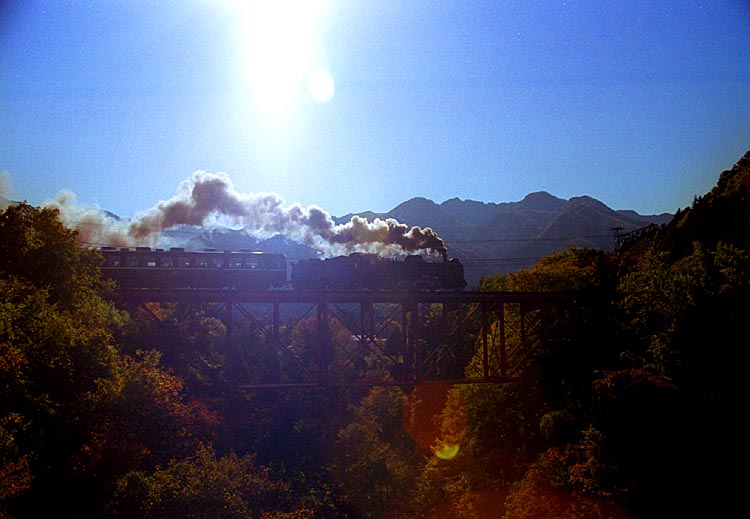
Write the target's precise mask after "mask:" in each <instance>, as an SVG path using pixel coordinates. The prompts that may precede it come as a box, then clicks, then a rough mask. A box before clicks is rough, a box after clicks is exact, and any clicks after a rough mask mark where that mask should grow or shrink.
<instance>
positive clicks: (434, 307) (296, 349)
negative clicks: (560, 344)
mask: <svg viewBox="0 0 750 519" xmlns="http://www.w3.org/2000/svg"><path fill="white" fill-rule="evenodd" d="M118 296H119V297H120V298H121V299H122V301H123V302H124V303H126V304H127V305H128V306H129V307H130V308H131V309H139V310H141V311H144V312H146V313H148V314H150V315H152V316H153V317H154V318H158V317H157V314H158V312H155V311H154V310H155V306H154V305H161V304H165V303H185V304H190V305H202V306H204V307H206V308H207V309H208V310H209V311H210V312H213V313H214V315H216V316H217V317H219V318H221V320H222V321H223V322H224V325H225V329H226V344H227V348H228V349H231V348H241V347H243V344H242V341H243V340H245V339H244V337H246V336H247V335H246V334H242V333H239V330H240V328H241V327H240V324H242V329H243V330H247V329H248V328H249V329H250V330H251V331H252V333H254V334H255V336H256V337H262V341H263V344H264V347H266V348H269V349H272V350H274V351H275V352H276V353H275V354H276V355H277V357H278V358H279V359H280V360H283V362H282V364H283V370H282V371H280V372H279V373H278V376H277V377H276V378H275V379H273V380H269V379H266V380H240V381H237V384H238V385H239V386H241V387H246V388H271V387H331V386H376V385H398V386H410V385H416V384H420V383H422V382H425V381H431V380H441V381H444V382H449V383H502V382H505V381H509V380H513V379H514V378H517V377H519V376H521V375H522V374H523V371H524V368H525V367H526V366H527V365H528V359H529V357H530V356H531V355H532V354H533V353H534V351H536V350H537V349H538V348H539V347H540V346H541V345H542V341H543V340H544V335H543V333H542V332H543V330H544V329H545V325H546V324H548V323H549V320H550V319H554V318H555V315H556V314H557V311H558V310H560V309H562V308H564V307H565V306H567V305H571V304H575V301H576V297H577V296H576V295H575V294H572V293H517V292H440V291H432V292H389V291H305V290H291V289H286V290H213V289H121V290H119V291H118ZM303 323H304V324H303ZM334 332H335V336H336V338H335V339H334ZM300 334H304V335H305V336H306V339H305V340H306V343H305V346H304V347H302V346H300V343H299V337H300ZM342 337H343V338H344V339H343V340H342Z"/></svg>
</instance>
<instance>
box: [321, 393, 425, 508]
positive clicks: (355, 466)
mask: <svg viewBox="0 0 750 519" xmlns="http://www.w3.org/2000/svg"><path fill="white" fill-rule="evenodd" d="M404 399H405V397H404V394H403V393H402V392H401V391H400V390H398V389H383V388H375V389H373V390H372V391H370V393H369V394H368V395H367V397H366V398H364V399H363V400H362V402H361V404H360V406H359V408H358V410H357V418H356V420H355V421H354V422H353V423H351V424H349V425H348V426H346V427H345V428H343V429H341V430H340V431H339V433H338V438H337V442H336V452H337V455H336V457H335V459H334V461H333V462H332V464H331V466H330V471H331V474H332V476H333V478H334V480H335V481H336V482H337V484H338V488H339V489H340V492H341V495H342V499H343V500H344V501H345V502H347V503H348V504H349V506H350V507H351V508H353V509H354V510H356V514H357V517H376V518H380V517H399V513H403V511H404V505H405V499H406V497H407V496H408V495H409V490H410V485H409V483H410V481H411V480H412V478H413V474H412V471H413V465H412V463H411V462H412V461H413V460H412V458H413V454H414V452H415V451H414V449H415V446H414V443H413V442H411V441H410V440H409V438H408V436H407V435H406V433H405V431H404V428H403V426H402V417H403V405H404Z"/></svg>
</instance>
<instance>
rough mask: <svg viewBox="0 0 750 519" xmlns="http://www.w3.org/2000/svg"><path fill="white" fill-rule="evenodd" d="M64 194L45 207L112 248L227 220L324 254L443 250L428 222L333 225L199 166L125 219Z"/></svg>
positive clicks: (314, 212)
mask: <svg viewBox="0 0 750 519" xmlns="http://www.w3.org/2000/svg"><path fill="white" fill-rule="evenodd" d="M74 201H75V200H74V198H72V197H71V194H69V193H61V195H59V196H58V197H57V199H56V200H55V201H53V202H51V203H50V204H48V205H52V206H54V207H57V208H58V209H60V213H61V218H62V220H63V222H65V223H68V224H69V225H70V226H72V227H74V228H77V229H78V230H79V231H80V234H79V236H80V240H81V241H84V242H88V243H105V244H108V245H114V246H136V245H152V244H153V243H156V242H158V238H159V233H161V231H164V230H167V229H170V228H173V227H175V226H179V225H187V226H194V227H212V226H218V225H222V226H226V227H231V228H235V229H240V228H241V229H244V230H245V232H247V233H248V234H250V235H252V236H254V237H256V238H261V239H263V238H270V237H272V236H275V235H284V236H286V237H288V238H290V239H292V240H295V241H298V242H300V243H305V244H307V245H309V246H311V247H313V248H314V249H316V250H318V251H320V252H322V253H323V254H325V255H326V256H335V255H340V254H349V253H352V252H370V253H376V254H380V255H382V256H388V255H393V254H398V253H403V252H406V253H413V252H428V253H438V254H444V253H445V245H444V244H443V241H442V240H441V239H440V238H439V237H438V236H437V235H436V234H435V233H434V232H433V231H432V229H430V228H424V229H422V228H420V227H411V228H409V227H408V226H406V225H404V224H402V223H399V222H398V221H397V220H394V219H392V218H388V219H385V220H383V219H380V218H376V219H375V220H374V221H372V222H370V221H368V220H366V219H364V218H361V217H359V216H354V217H352V218H351V220H350V221H349V222H347V223H345V224H340V225H337V224H336V223H335V222H334V221H333V218H332V217H331V215H329V214H328V213H327V212H326V211H324V210H323V209H321V208H320V207H317V206H314V205H313V206H310V207H307V208H305V207H303V206H301V205H300V204H296V203H295V204H291V205H289V206H285V205H284V203H283V201H282V199H281V198H280V197H279V196H278V195H276V194H273V193H253V194H245V193H240V192H237V191H236V190H235V189H234V187H233V186H232V182H231V179H230V178H229V176H228V175H227V174H226V173H207V172H204V171H196V172H195V173H193V175H192V177H191V178H190V179H188V180H185V181H183V182H181V183H180V185H179V187H178V190H177V194H176V195H175V196H173V197H172V198H170V199H169V200H165V201H161V202H159V203H158V204H157V205H156V206H154V207H152V208H151V209H148V210H146V211H143V212H141V213H138V214H136V215H135V216H134V218H133V219H132V220H130V221H128V222H126V221H124V220H118V219H116V218H114V217H112V216H108V215H106V214H105V213H103V212H102V211H101V210H99V209H94V210H91V209H89V210H82V209H78V208H76V206H75V204H74Z"/></svg>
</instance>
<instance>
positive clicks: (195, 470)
mask: <svg viewBox="0 0 750 519" xmlns="http://www.w3.org/2000/svg"><path fill="white" fill-rule="evenodd" d="M287 491H288V486H287V485H286V484H284V483H282V482H278V481H274V480H273V479H272V478H271V476H270V470H269V469H268V468H267V467H262V466H261V467H259V466H257V465H256V463H255V458H254V456H251V455H245V456H238V455H236V454H228V455H226V456H222V457H217V456H216V453H215V452H214V450H213V449H212V448H211V447H210V446H201V447H199V448H198V449H197V450H196V451H195V454H194V455H192V456H191V457H187V458H183V459H180V460H179V461H173V462H171V463H169V464H168V465H167V466H165V467H164V468H159V469H157V470H155V471H154V472H153V473H151V474H146V473H143V472H131V473H128V474H127V475H125V476H124V477H123V478H122V479H120V481H119V482H118V486H117V491H116V493H115V496H114V500H113V502H112V504H111V506H110V508H111V513H112V514H113V515H115V516H116V517H128V518H129V517H139V518H142V519H149V518H159V519H170V518H174V519H235V518H236V519H246V518H248V517H260V516H261V514H264V516H265V517H283V514H282V515H276V514H275V513H274V514H271V513H269V512H275V511H279V509H281V510H280V511H283V510H284V509H285V508H289V504H288V501H289V499H288V498H287ZM294 515H295V513H290V514H289V516H291V517H294ZM296 515H297V516H298V517H305V516H306V515H308V513H307V512H305V511H304V510H298V511H297V512H296Z"/></svg>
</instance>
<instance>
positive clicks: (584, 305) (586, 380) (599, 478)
mask: <svg viewBox="0 0 750 519" xmlns="http://www.w3.org/2000/svg"><path fill="white" fill-rule="evenodd" d="M100 262H101V257H100V255H99V253H98V252H97V251H95V250H92V249H88V248H83V247H81V246H79V245H78V244H77V242H76V233H75V231H72V230H69V229H67V228H65V227H64V226H63V225H62V224H61V223H60V221H59V220H58V218H57V213H56V212H55V211H54V210H50V209H44V208H42V209H39V208H35V207H32V206H30V205H28V204H25V203H20V204H17V205H13V206H10V207H8V208H7V209H6V210H5V211H4V212H2V213H0V519H23V518H32V517H34V518H36V517H45V516H46V517H55V516H58V515H66V514H67V515H72V516H74V517H77V518H105V517H106V518H154V519H157V518H158V519H170V518H175V519H178V518H179V519H193V518H194V519H199V518H206V519H209V518H210V519H224V518H226V519H234V518H245V519H250V518H252V519H312V518H315V519H318V518H327V519H328V518H331V519H338V518H341V519H343V518H349V519H359V518H376V519H389V518H392V519H396V518H417V519H454V518H455V519H459V518H461V519H467V518H468V519H489V518H497V519H501V518H502V519H525V518H529V519H530V518H566V519H573V518H594V519H598V518H602V519H604V518H648V517H660V518H662V517H682V516H686V515H688V514H690V516H691V517H701V516H703V517H721V516H724V515H729V511H730V510H733V509H734V507H735V506H737V505H738V504H739V503H742V502H743V499H742V496H743V490H744V489H741V488H740V481H741V479H743V478H742V477H741V476H740V475H738V471H739V473H740V474H741V473H743V471H744V469H743V465H742V464H741V453H743V452H744V447H745V446H746V439H745V437H744V433H743V431H744V426H742V425H741V424H742V416H743V411H742V409H744V408H745V399H744V393H745V391H744V387H743V386H742V381H743V375H744V357H745V350H746V348H747V345H746V343H745V341H746V336H747V333H746V328H745V326H746V324H747V323H748V322H750V152H748V154H746V155H745V156H744V157H742V158H741V159H740V160H739V162H738V163H737V164H736V165H735V166H734V167H733V168H732V169H731V170H727V171H725V172H723V173H721V175H720V177H719V179H718V182H717V184H716V186H715V187H714V188H713V189H712V190H711V191H710V192H708V193H706V194H705V195H703V196H700V197H696V198H695V199H694V201H693V203H692V205H691V206H690V207H688V208H685V209H682V210H680V211H678V212H677V214H676V215H675V217H674V218H673V219H672V221H671V222H669V223H667V224H664V225H660V226H655V225H653V226H650V227H648V228H645V229H643V230H641V231H640V232H639V233H637V235H634V236H631V237H630V238H629V239H628V240H627V241H625V242H624V243H623V244H622V245H621V246H620V247H619V248H618V249H617V250H615V251H612V252H605V251H603V250H599V249H579V248H572V249H568V250H564V251H560V252H557V253H555V254H553V255H551V256H547V257H545V258H543V259H542V260H541V261H539V262H538V263H537V264H536V265H534V266H532V267H531V268H529V269H526V270H521V271H518V272H515V273H513V274H507V275H499V276H489V277H485V278H484V279H483V280H482V282H481V285H480V287H479V288H480V290H483V291H512V292H513V291H515V292H560V291H566V292H568V291H569V292H580V293H585V294H586V295H587V297H586V298H582V299H581V300H580V301H581V302H580V303H578V304H576V305H575V306H573V307H566V308H565V309H561V310H560V311H559V312H558V313H557V315H556V316H555V319H553V320H549V321H548V322H547V325H546V328H545V329H544V330H542V333H543V335H544V337H545V340H544V342H543V346H542V347H540V348H539V349H538V350H536V351H535V352H534V355H533V357H532V358H530V359H529V362H528V365H527V366H526V368H525V370H524V374H523V376H522V377H519V378H518V379H516V380H513V381H509V382H507V383H503V384H455V385H445V384H440V383H438V382H433V383H428V384H424V385H420V386H417V387H397V386H387V387H372V388H321V389H311V388H306V389H265V390H257V389H252V390H251V389H242V388H239V387H237V386H236V385H233V384H232V381H233V380H236V379H237V377H238V376H240V375H241V376H242V377H244V378H246V379H247V378H248V377H249V378H253V377H258V378H261V377H263V376H264V374H263V373H262V371H263V370H267V369H273V366H274V365H277V364H278V362H279V359H278V358H277V357H274V355H275V354H274V353H273V352H271V351H270V350H269V349H268V348H265V347H264V344H263V341H262V338H261V337H253V336H252V334H251V333H250V332H249V331H248V332H247V337H246V340H244V341H243V345H244V346H243V347H242V348H239V349H238V348H235V349H232V350H228V349H227V348H226V346H225V341H224V324H223V323H222V321H221V320H220V319H218V318H216V317H215V316H212V315H211V314H210V313H209V312H208V311H207V310H206V309H205V308H203V307H201V306H189V305H185V304H168V305H161V306H160V307H159V310H158V311H159V312H160V315H159V319H158V320H155V319H148V318H146V317H144V316H143V315H142V314H139V313H134V312H129V311H128V310H127V309H125V308H122V307H120V306H118V305H117V304H116V303H115V298H114V287H113V286H112V284H111V283H109V282H106V281H105V280H104V279H103V278H102V276H101V272H100V270H99V265H100ZM311 326H312V324H311ZM303 329H304V328H303ZM331 333H332V337H331V340H332V341H337V340H343V339H342V338H338V337H337V336H336V330H332V331H331ZM300 335H304V334H300ZM306 344H307V343H306V341H305V337H304V336H300V337H299V338H298V342H297V343H296V345H297V347H298V348H299V351H300V354H301V355H304V353H305V348H306V347H307V346H306ZM466 348H467V350H469V351H472V349H474V351H477V350H478V348H479V345H478V344H467V345H466ZM466 362H467V366H466V367H467V369H468V367H469V366H468V364H469V363H471V356H468V358H467V359H466ZM238 372H241V373H238Z"/></svg>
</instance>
